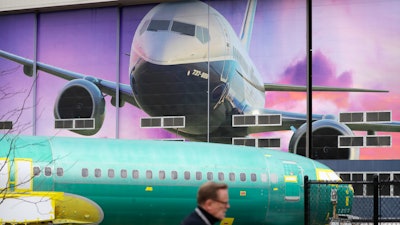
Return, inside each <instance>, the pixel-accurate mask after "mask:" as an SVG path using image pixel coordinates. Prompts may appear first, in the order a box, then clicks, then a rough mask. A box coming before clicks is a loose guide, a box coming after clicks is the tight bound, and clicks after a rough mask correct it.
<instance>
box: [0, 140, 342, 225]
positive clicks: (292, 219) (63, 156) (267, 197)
mask: <svg viewBox="0 0 400 225" xmlns="http://www.w3.org/2000/svg"><path fill="white" fill-rule="evenodd" d="M9 145H10V144H9V142H6V141H4V140H3V141H1V142H0V157H4V156H5V155H7V151H6V149H9ZM16 146H17V147H16V148H15V149H13V151H14V154H13V155H12V157H10V158H9V159H10V160H13V157H15V158H31V159H32V161H33V166H38V167H40V168H41V169H43V168H45V167H51V169H52V172H53V173H52V175H51V176H50V177H47V176H45V175H44V174H43V172H42V173H41V174H40V175H39V176H37V177H35V178H34V188H33V189H34V190H35V191H60V192H66V193H73V194H76V195H81V196H84V197H86V198H89V199H91V200H92V201H94V202H96V203H97V204H98V205H99V206H100V207H101V208H102V210H103V211H104V220H103V223H102V224H133V223H134V224H138V225H147V224H148V225H150V224H151V225H154V224H179V223H180V221H181V220H182V219H183V217H184V216H186V215H187V214H188V213H189V212H190V211H192V210H193V209H194V207H196V192H197V189H198V187H199V186H200V185H201V184H202V183H204V182H206V181H207V173H208V172H212V173H213V180H214V181H219V180H218V173H223V174H224V182H226V183H227V184H228V186H229V196H230V205H231V208H230V209H229V210H228V212H227V217H234V223H233V224H235V225H236V224H237V225H240V224H293V223H296V224H302V222H303V211H304V210H303V206H304V199H303V191H304V189H303V176H304V175H308V176H309V177H310V179H311V180H315V179H316V171H315V169H316V168H323V169H327V167H326V166H324V165H322V164H320V163H318V162H316V161H313V160H310V159H306V158H304V157H301V156H298V155H294V154H290V153H284V152H279V151H276V150H272V151H271V150H267V149H257V148H250V147H241V146H231V145H221V144H209V143H195V142H191V143H182V142H162V141H143V140H110V139H85V138H60V137H54V138H50V139H49V138H46V137H20V138H18V141H17V142H16ZM57 168H63V176H58V175H57V174H56V171H57ZM82 169H87V170H88V176H87V177H82ZM96 169H101V173H102V175H101V177H96V176H95V172H94V171H95V170H96ZM109 169H112V170H113V171H114V177H111V178H110V177H109V176H108V170H109ZM121 170H126V171H127V176H126V178H123V177H121V176H120V173H121ZM133 170H138V171H139V178H137V179H135V178H133V177H132V171H133ZM146 171H152V178H151V179H148V178H147V177H146ZM159 171H163V172H165V178H162V179H160V178H159ZM172 171H176V172H177V173H178V177H177V179H172V178H171V172H172ZM185 172H190V175H191V176H190V179H185V177H184V174H185ZM196 172H202V178H201V179H200V180H196ZM229 173H235V175H236V176H235V181H230V180H229ZM241 173H244V174H245V175H246V181H241V180H240V174H241ZM251 174H256V180H255V181H251ZM285 175H289V176H295V177H297V182H285V180H284V176H285ZM263 176H264V178H266V180H262V177H263ZM315 191H321V190H320V189H317V190H315ZM324 191H326V192H329V191H330V189H329V188H325V190H324ZM341 191H344V190H341ZM321 196H322V197H319V199H318V200H317V201H316V202H313V203H312V204H311V205H312V206H315V207H314V208H313V213H314V214H313V215H312V216H313V221H314V222H315V224H317V223H324V221H325V217H326V213H328V212H331V211H332V204H331V203H330V193H329V194H323V195H321ZM288 197H290V198H289V199H291V201H288V200H287V199H288ZM293 197H298V199H297V200H293ZM339 205H340V207H344V205H345V203H344V202H343V200H340V201H339V203H338V206H339Z"/></svg>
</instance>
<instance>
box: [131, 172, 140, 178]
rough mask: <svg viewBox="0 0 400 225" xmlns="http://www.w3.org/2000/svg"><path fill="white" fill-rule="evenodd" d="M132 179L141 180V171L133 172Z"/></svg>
mask: <svg viewBox="0 0 400 225" xmlns="http://www.w3.org/2000/svg"><path fill="white" fill-rule="evenodd" d="M132 178H133V179H139V170H132Z"/></svg>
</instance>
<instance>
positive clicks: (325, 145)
mask: <svg viewBox="0 0 400 225" xmlns="http://www.w3.org/2000/svg"><path fill="white" fill-rule="evenodd" d="M306 132H307V124H303V125H301V126H300V127H299V129H297V130H296V131H295V132H294V134H293V136H292V138H291V139H290V142H289V151H290V152H292V153H296V154H299V155H303V156H305V155H306V152H305V149H306ZM340 135H346V136H354V134H353V132H352V130H351V129H350V128H349V127H348V126H346V125H345V124H342V123H339V122H337V121H335V120H332V119H322V120H317V121H315V122H313V123H312V142H313V144H312V149H311V150H310V152H309V157H310V158H312V159H358V158H359V148H358V147H352V148H339V147H338V136H340Z"/></svg>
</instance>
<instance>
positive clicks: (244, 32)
mask: <svg viewBox="0 0 400 225" xmlns="http://www.w3.org/2000/svg"><path fill="white" fill-rule="evenodd" d="M256 8H257V0H249V1H248V2H247V8H246V14H245V16H244V20H243V24H242V29H241V31H240V40H241V41H242V44H243V46H244V47H245V48H246V49H247V50H249V48H250V40H251V34H252V33H253V24H254V17H255V15H256Z"/></svg>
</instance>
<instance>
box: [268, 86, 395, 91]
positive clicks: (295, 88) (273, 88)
mask: <svg viewBox="0 0 400 225" xmlns="http://www.w3.org/2000/svg"><path fill="white" fill-rule="evenodd" d="M264 90H265V91H293V92H305V91H307V87H306V86H297V85H285V84H264ZM312 90H313V91H329V92H389V91H387V90H376V89H363V88H338V87H327V86H313V87H312Z"/></svg>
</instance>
